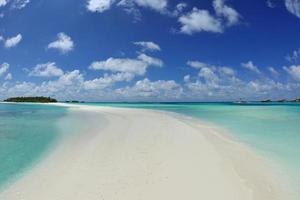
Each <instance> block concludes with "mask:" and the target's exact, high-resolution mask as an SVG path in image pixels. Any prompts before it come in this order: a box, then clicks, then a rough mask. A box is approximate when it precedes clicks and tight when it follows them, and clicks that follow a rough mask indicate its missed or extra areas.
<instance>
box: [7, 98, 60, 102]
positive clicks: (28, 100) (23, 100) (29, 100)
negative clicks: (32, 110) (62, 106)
mask: <svg viewBox="0 0 300 200" xmlns="http://www.w3.org/2000/svg"><path fill="white" fill-rule="evenodd" d="M4 102H26V103H56V102H57V100H56V99H53V98H51V97H42V96H41V97H12V98H8V99H5V100H4Z"/></svg>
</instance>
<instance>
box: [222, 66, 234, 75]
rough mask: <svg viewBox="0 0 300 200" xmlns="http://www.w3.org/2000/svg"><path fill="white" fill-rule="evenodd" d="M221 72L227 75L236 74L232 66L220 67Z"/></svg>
mask: <svg viewBox="0 0 300 200" xmlns="http://www.w3.org/2000/svg"><path fill="white" fill-rule="evenodd" d="M219 71H220V73H222V74H224V75H227V76H234V75H235V71H234V70H233V69H232V68H230V67H220V68H219Z"/></svg>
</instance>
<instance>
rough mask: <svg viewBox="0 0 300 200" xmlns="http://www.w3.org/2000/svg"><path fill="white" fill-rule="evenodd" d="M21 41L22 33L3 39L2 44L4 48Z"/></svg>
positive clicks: (13, 45)
mask: <svg viewBox="0 0 300 200" xmlns="http://www.w3.org/2000/svg"><path fill="white" fill-rule="evenodd" d="M21 41H22V35H21V34H18V35H16V36H14V37H11V38H7V39H6V40H5V41H4V46H5V48H12V47H15V46H17V45H18V44H19V43H20V42H21Z"/></svg>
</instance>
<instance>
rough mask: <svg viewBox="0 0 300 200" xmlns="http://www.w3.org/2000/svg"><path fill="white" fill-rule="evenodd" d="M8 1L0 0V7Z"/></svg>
mask: <svg viewBox="0 0 300 200" xmlns="http://www.w3.org/2000/svg"><path fill="white" fill-rule="evenodd" d="M7 3H8V0H0V7H2V6H5V5H6V4H7Z"/></svg>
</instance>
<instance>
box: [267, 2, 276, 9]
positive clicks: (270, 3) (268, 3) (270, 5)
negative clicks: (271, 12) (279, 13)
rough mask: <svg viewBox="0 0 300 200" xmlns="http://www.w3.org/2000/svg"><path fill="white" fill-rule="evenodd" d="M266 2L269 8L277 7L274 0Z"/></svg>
mask: <svg viewBox="0 0 300 200" xmlns="http://www.w3.org/2000/svg"><path fill="white" fill-rule="evenodd" d="M266 4H267V6H268V7H269V8H275V7H276V5H275V3H274V2H273V0H267V1H266Z"/></svg>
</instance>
